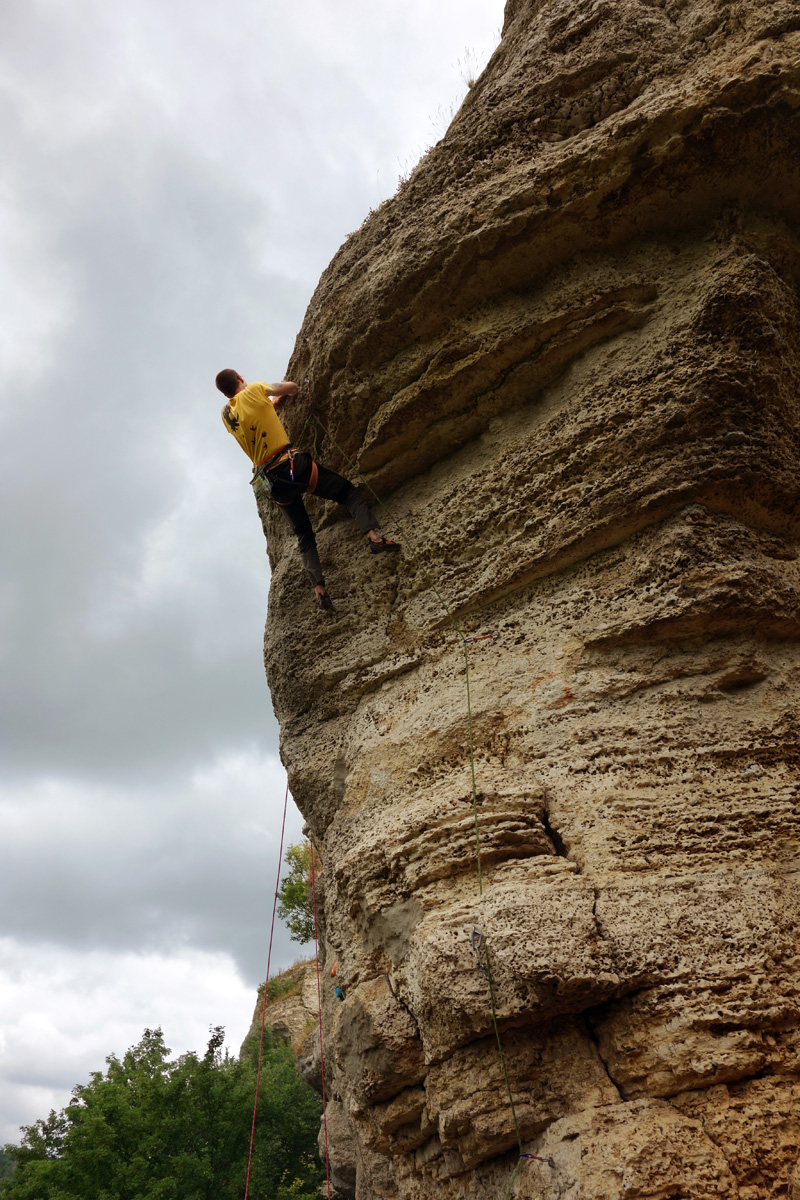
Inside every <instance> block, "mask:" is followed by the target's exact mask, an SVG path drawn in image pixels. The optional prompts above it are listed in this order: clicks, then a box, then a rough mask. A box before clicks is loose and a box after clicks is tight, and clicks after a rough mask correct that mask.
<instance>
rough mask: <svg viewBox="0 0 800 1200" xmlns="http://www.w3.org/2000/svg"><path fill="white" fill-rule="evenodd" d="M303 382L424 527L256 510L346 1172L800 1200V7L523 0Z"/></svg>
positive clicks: (376, 243)
mask: <svg viewBox="0 0 800 1200" xmlns="http://www.w3.org/2000/svg"><path fill="white" fill-rule="evenodd" d="M287 374H288V377H289V378H295V379H303V378H304V377H306V376H308V377H309V378H310V380H311V385H312V389H313V398H314V408H315V412H316V413H317V414H318V416H319V418H320V421H321V425H320V426H318V427H316V437H317V448H318V452H319V456H320V457H321V459H322V460H323V461H324V462H326V463H327V464H328V465H330V466H333V467H334V468H336V469H339V470H342V471H343V472H344V473H346V474H350V475H351V476H352V474H353V467H352V465H351V464H352V463H356V464H357V466H358V469H359V470H360V471H361V472H362V473H363V475H364V477H365V478H366V480H367V482H368V484H369V485H370V486H371V487H373V488H374V489H375V490H376V491H377V492H378V493H379V495H380V497H381V500H382V501H383V502H384V503H385V504H386V505H387V506H388V508H389V510H391V512H392V513H393V514H396V515H397V516H398V517H399V518H401V521H402V525H403V530H404V532H403V534H401V537H402V538H403V540H404V541H405V551H404V554H403V557H402V559H401V560H400V561H397V560H396V559H392V560H389V559H388V557H387V558H375V557H373V556H371V555H369V554H368V553H367V551H366V547H364V546H362V545H361V544H360V539H359V535H358V533H357V532H356V531H355V528H354V526H353V525H352V523H351V522H350V521H348V520H341V519H340V514H339V513H337V512H336V511H334V510H333V508H332V506H328V510H329V511H326V509H325V506H324V505H323V504H322V503H321V502H316V501H314V500H309V502H308V503H309V509H310V511H311V512H312V517H313V519H314V521H315V524H316V526H317V528H318V531H319V545H320V551H321V555H322V559H323V564H324V566H325V569H326V572H327V578H328V584H329V588H330V591H331V593H332V595H333V597H334V602H335V608H334V611H333V612H332V613H331V614H320V613H316V612H315V611H314V609H313V606H312V602H311V593H310V588H309V586H308V584H307V582H306V580H305V579H304V577H303V573H302V570H301V567H300V563H299V559H298V556H297V552H296V549H295V547H294V545H293V540H292V537H291V535H290V534H289V533H288V530H287V528H285V525H284V523H283V518H282V517H281V515H280V513H277V512H276V511H274V510H270V509H269V507H265V508H263V510H262V518H263V520H264V524H265V530H266V532H267V534H268V539H269V547H270V555H271V562H272V568H273V582H272V588H271V592H270V611H269V617H268V622H267V631H266V642H265V650H266V665H267V673H268V678H269V683H270V687H271V690H272V695H273V700H274V704H275V708H276V712H277V715H278V717H279V720H280V722H281V731H282V754H283V758H284V761H285V763H286V766H287V769H288V771H289V775H290V779H291V784H292V789H293V794H294V796H295V798H296V800H297V802H298V804H299V805H300V808H301V809H302V811H303V812H304V814H305V816H306V819H307V822H308V827H309V830H310V833H311V836H312V837H313V839H314V842H315V845H316V846H317V849H318V850H319V852H320V854H321V856H322V859H323V862H324V885H323V888H322V894H321V896H320V904H321V908H322V915H323V924H324V935H325V936H324V945H323V953H324V956H325V959H326V962H327V963H332V962H333V961H334V959H338V963H339V969H338V975H337V982H338V983H340V984H341V986H342V988H343V991H344V997H345V998H344V1002H343V1003H340V1002H338V1001H337V1000H336V999H335V998H334V995H333V990H332V986H331V984H330V981H328V982H327V983H326V985H325V991H324V995H323V1020H324V1028H325V1039H326V1068H327V1070H328V1075H329V1077H328V1081H327V1088H328V1095H329V1096H330V1104H331V1110H330V1111H331V1117H332V1120H331V1127H332V1129H333V1136H332V1138H331V1146H332V1155H333V1159H334V1164H336V1163H337V1161H338V1162H340V1163H341V1173H340V1176H339V1178H341V1179H345V1180H353V1182H352V1183H348V1184H347V1187H348V1190H349V1192H350V1194H352V1195H355V1196H356V1197H357V1198H358V1200H378V1198H381V1200H383V1198H386V1200H389V1198H391V1200H417V1198H420V1200H421V1198H423V1197H434V1196H435V1197H437V1198H439V1197H440V1198H442V1200H456V1197H458V1198H459V1200H463V1198H469V1200H473V1198H474V1200H479V1198H480V1200H483V1198H485V1197H488V1198H490V1200H491V1198H495V1197H496V1198H497V1200H500V1198H502V1197H504V1196H506V1194H507V1191H508V1189H509V1186H510V1184H511V1181H512V1177H513V1175H514V1171H515V1169H517V1168H519V1169H518V1170H517V1174H516V1177H515V1178H514V1182H513V1190H512V1194H513V1195H514V1196H516V1197H537V1198H538V1197H542V1198H544V1197H561V1198H563V1200H600V1197H603V1198H607V1200H622V1198H623V1197H625V1200H637V1198H638V1197H653V1198H656V1197H659V1198H662V1200H667V1198H672V1200H678V1198H686V1200H690V1198H691V1200H702V1198H705V1197H736V1198H737V1200H760V1198H762V1197H772V1196H787V1195H795V1196H800V1191H798V1189H799V1188H800V1183H799V1182H798V1181H799V1180H800V1166H799V1165H798V1145H800V1124H799V1122H800V1116H799V1114H800V1107H799V1104H798V1100H799V1092H798V1089H799V1088H800V970H799V969H798V968H799V965H800V956H799V955H798V925H800V921H799V920H798V910H799V909H800V889H799V887H798V881H799V880H800V854H799V853H798V849H799V843H800V812H799V806H798V799H799V797H798V770H797V761H798V751H797V733H798V715H797V702H798V694H799V693H800V652H799V650H798V636H799V635H800V608H799V602H800V560H798V544H799V542H800V6H798V5H797V3H796V2H795V0H615V2H614V3H611V2H608V0H511V2H510V3H509V5H508V7H507V11H506V21H505V27H504V31H503V37H502V41H501V44H500V46H499V47H498V49H497V51H496V53H495V55H494V56H493V58H492V60H491V62H490V63H489V66H488V67H487V70H486V72H485V73H484V75H483V76H482V77H481V79H480V80H478V81H477V83H476V85H475V86H474V88H472V90H471V91H470V93H469V95H468V96H467V99H466V100H465V102H464V104H463V106H462V108H461V110H460V112H459V113H458V115H457V117H456V119H455V121H454V122H453V124H452V126H451V128H450V130H449V132H448V134H447V136H446V137H445V138H444V139H443V141H442V142H440V143H439V144H438V145H437V146H436V147H434V148H433V149H432V150H431V151H430V153H429V154H428V155H426V156H425V158H424V159H423V161H422V162H421V163H420V165H419V167H418V168H417V169H416V170H415V172H414V174H413V175H412V176H411V178H410V179H409V180H408V182H407V183H406V185H405V186H404V187H403V188H402V189H401V190H400V192H399V193H398V195H397V196H396V197H395V198H394V199H393V200H392V201H390V202H388V203H387V204H385V205H383V206H382V207H381V209H380V210H379V211H378V212H377V213H375V214H373V215H372V216H371V217H370V219H369V220H368V221H366V222H365V224H364V226H363V227H362V228H361V229H360V230H359V231H357V232H356V233H355V234H353V235H352V236H351V237H350V238H349V239H348V241H347V242H346V243H345V245H344V246H343V247H342V249H341V250H340V252H339V254H338V255H337V256H336V258H335V259H334V260H333V262H332V264H331V266H330V267H329V268H328V270H327V271H326V273H325V274H324V276H323V278H322V280H321V282H320V285H319V288H318V289H317V292H316V294H315V296H314V298H313V300H312V302H311V305H310V307H309V311H308V314H307V316H306V320H305V323H304V325H303V328H302V330H301V332H300V335H299V337H298V341H297V346H296V349H295V354H294V357H293V359H292V362H291V363H290V365H289V369H288V373H287ZM292 403H293V402H290V403H289V405H288V406H287V407H288V408H289V412H290V426H291V429H292V433H293V436H294V437H297V438H299V437H300V434H301V430H302V429H303V426H304V423H305V421H306V417H307V414H308V408H307V406H304V405H303V403H302V402H300V401H297V402H294V408H292ZM313 428H314V426H313V425H312V426H311V427H310V428H307V429H306V433H305V435H304V440H305V443H307V444H310V434H311V430H312V429H313ZM378 511H379V513H380V514H381V516H382V519H383V520H384V521H385V523H386V525H387V531H388V524H389V523H388V518H386V516H385V513H384V510H383V509H382V508H380V509H379V510H378ZM487 631H491V632H492V635H493V636H492V637H491V639H487V640H484V641H480V642H472V643H466V644H465V643H464V641H463V638H464V637H465V636H467V637H471V636H474V635H478V634H482V633H484V632H487ZM465 654H466V655H468V663H469V685H470V688H469V705H468V697H467V690H466V670H465V668H466V662H465ZM470 711H471V718H472V720H471V729H470V723H469V720H468V712H470ZM470 738H471V739H472V743H473V745H474V770H475V791H476V798H477V803H476V806H475V812H474V811H473V798H472V791H473V789H472V770H471V758H470ZM476 814H477V838H476ZM478 842H479V845H480V871H479V867H478V852H477V850H478ZM475 930H477V931H480V933H479V934H475V933H474V931H475ZM481 935H482V936H483V938H485V942H484V941H482V940H481ZM486 947H488V955H489V961H490V964H491V976H492V981H493V988H492V991H493V999H494V1002H495V1009H496V1016H497V1024H498V1029H499V1032H500V1041H501V1045H502V1048H503V1052H504V1058H505V1065H506V1069H507V1074H508V1087H507V1086H506V1080H505V1077H504V1073H503V1068H502V1064H501V1061H500V1056H499V1053H498V1048H497V1038H496V1036H495V1030H494V1026H493V1020H492V996H491V995H490V992H489V988H488V981H487V977H486V972H485V967H486V949H485V948H486ZM482 967H483V968H484V970H482V969H481V968H482ZM509 1088H510V1091H511V1095H512V1097H513V1099H514V1105H515V1110H516V1117H517V1124H518V1127H519V1136H520V1138H521V1139H522V1143H523V1148H524V1150H525V1151H526V1152H529V1153H533V1154H538V1155H540V1156H541V1157H542V1158H545V1159H547V1160H549V1161H548V1162H546V1163H537V1162H536V1161H534V1160H522V1162H521V1164H520V1160H519V1157H518V1155H519V1147H518V1144H517V1132H516V1130H515V1125H514V1120H513V1119H512V1113H511V1106H510V1103H509V1097H508V1090H509ZM792 1189H793V1190H792Z"/></svg>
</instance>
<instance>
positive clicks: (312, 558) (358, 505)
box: [216, 368, 400, 610]
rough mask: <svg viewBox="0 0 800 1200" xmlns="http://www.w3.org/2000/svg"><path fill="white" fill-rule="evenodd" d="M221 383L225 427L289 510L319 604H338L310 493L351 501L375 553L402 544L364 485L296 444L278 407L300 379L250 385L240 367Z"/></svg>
mask: <svg viewBox="0 0 800 1200" xmlns="http://www.w3.org/2000/svg"><path fill="white" fill-rule="evenodd" d="M216 384H217V387H218V388H219V390H220V391H221V392H222V394H223V395H224V396H226V397H227V399H228V403H227V404H226V405H225V407H224V408H223V410H222V420H223V421H224V422H225V427H226V429H227V430H228V432H229V433H231V434H233V436H234V437H235V438H236V440H237V442H238V443H239V445H240V446H241V447H242V449H243V450H244V452H245V454H246V455H247V457H248V458H249V459H250V460H251V461H252V463H253V467H254V471H253V484H254V486H256V484H258V483H260V484H261V486H262V488H264V489H265V490H266V491H267V492H268V493H269V495H270V499H272V500H274V501H275V503H276V504H277V505H279V507H280V509H281V512H283V513H284V514H285V516H286V519H287V520H288V522H289V524H290V525H291V527H292V529H293V530H294V533H295V535H296V537H297V543H298V546H299V549H300V557H301V559H302V560H303V566H304V567H305V569H306V573H307V574H308V577H309V579H310V580H311V583H312V584H313V586H314V593H315V595H316V600H317V604H318V605H319V607H320V608H321V609H325V610H327V609H330V608H332V607H333V604H332V601H331V598H330V596H329V595H328V591H327V589H326V587H325V578H324V576H323V574H322V566H321V564H320V561H319V553H318V552H317V540H316V538H315V536H314V530H313V528H312V525H311V521H310V520H309V516H308V513H307V512H306V507H305V504H304V503H303V493H304V492H311V493H312V495H315V496H321V497H322V499H324V500H335V501H336V502H337V504H344V505H346V506H347V508H349V510H350V515H351V517H352V518H353V520H354V521H355V523H356V525H357V526H358V528H359V529H360V530H361V532H362V533H363V534H365V535H366V537H367V540H368V542H369V548H370V550H371V551H372V553H373V554H383V553H396V552H397V551H399V550H400V546H399V544H398V543H397V542H393V541H390V539H389V538H385V537H382V536H381V535H380V534H379V533H378V528H379V526H378V522H377V520H376V519H375V516H374V514H373V512H372V510H371V509H370V507H369V505H368V504H367V502H366V500H365V499H364V496H363V494H362V493H361V491H360V489H359V488H357V487H355V486H354V485H353V484H352V483H350V481H349V480H348V479H345V478H344V476H342V475H337V474H336V472H335V471H330V470H328V468H327V467H323V466H322V464H321V463H318V462H316V461H315V460H314V459H313V458H312V457H311V455H310V454H304V453H303V452H302V451H300V450H295V448H294V447H293V446H292V444H291V442H290V440H289V435H288V434H287V432H286V430H285V429H284V427H283V425H282V423H281V420H280V418H279V416H278V414H277V413H276V411H275V409H276V408H277V407H278V405H279V404H280V403H281V401H282V400H283V399H284V397H286V396H296V395H297V392H298V387H297V384H296V383H292V382H291V381H290V380H288V379H284V380H283V382H282V383H250V384H248V383H246V382H245V380H244V379H242V377H241V375H239V374H238V373H237V372H236V371H234V370H232V369H231V368H226V370H224V371H220V373H219V374H218V375H217V378H216Z"/></svg>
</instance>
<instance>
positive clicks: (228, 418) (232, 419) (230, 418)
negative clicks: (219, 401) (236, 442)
mask: <svg viewBox="0 0 800 1200" xmlns="http://www.w3.org/2000/svg"><path fill="white" fill-rule="evenodd" d="M222 419H223V421H224V422H225V424H226V425H227V426H228V428H229V429H230V431H231V433H233V431H234V430H235V429H238V428H239V418H238V417H236V416H234V414H233V413H232V412H231V406H230V404H226V405H225V407H224V408H223V410H222Z"/></svg>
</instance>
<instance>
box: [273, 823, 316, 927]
mask: <svg viewBox="0 0 800 1200" xmlns="http://www.w3.org/2000/svg"><path fill="white" fill-rule="evenodd" d="M283 861H284V862H285V863H286V865H287V867H288V868H289V872H288V874H287V875H284V877H283V879H282V880H281V885H280V887H279V888H278V916H279V917H280V919H281V920H282V921H285V922H286V926H287V928H288V930H289V933H290V935H291V938H292V940H293V941H295V942H300V943H305V942H310V941H313V939H314V909H313V904H312V896H311V842H309V841H305V842H298V843H297V845H294V846H289V848H288V850H287V851H286V853H285V854H284V856H283ZM318 866H319V859H318V858H317V859H315V860H314V869H315V871H316V870H318Z"/></svg>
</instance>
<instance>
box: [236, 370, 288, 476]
mask: <svg viewBox="0 0 800 1200" xmlns="http://www.w3.org/2000/svg"><path fill="white" fill-rule="evenodd" d="M272 386H273V385H272V384H271V383H248V385H247V387H246V388H243V389H242V391H241V392H238V393H237V394H236V395H235V396H234V397H233V399H232V400H229V401H228V403H227V404H226V405H225V407H224V408H223V410H222V420H223V421H224V422H225V428H226V429H227V430H228V433H232V434H233V436H234V437H235V438H236V440H237V442H238V443H239V445H240V446H241V447H242V449H243V450H244V452H245V454H246V455H247V457H248V458H249V459H251V460H252V461H253V462H254V463H260V462H263V461H264V459H265V458H269V457H270V456H271V455H273V454H276V453H277V451H278V450H282V449H283V447H284V446H288V445H289V435H288V433H287V432H286V430H285V429H284V428H283V425H282V424H281V421H280V418H279V416H278V414H277V413H276V412H275V408H274V406H273V404H272V400H271V399H270V397H269V392H268V390H267V389H268V388H271V387H272Z"/></svg>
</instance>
